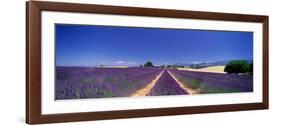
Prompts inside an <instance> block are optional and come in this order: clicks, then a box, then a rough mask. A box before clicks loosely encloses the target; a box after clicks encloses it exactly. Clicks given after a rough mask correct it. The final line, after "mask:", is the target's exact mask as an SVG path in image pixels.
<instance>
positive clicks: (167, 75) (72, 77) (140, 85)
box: [55, 67, 253, 100]
mask: <svg viewBox="0 0 281 125" xmlns="http://www.w3.org/2000/svg"><path fill="white" fill-rule="evenodd" d="M171 75H173V76H174V77H172V76H171ZM55 85H56V87H55V88H56V89H55V97H56V100H62V99H83V98H107V97H130V96H136V95H135V94H136V93H138V95H137V96H161V95H191V94H208V93H233V92H252V91H253V77H252V75H238V74H218V73H203V72H193V71H180V70H176V69H169V68H145V67H131V68H101V67H97V68H91V67H57V68H56V84H55ZM194 92H196V93H194Z"/></svg>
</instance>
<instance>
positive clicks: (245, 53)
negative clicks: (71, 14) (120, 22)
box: [55, 24, 253, 66]
mask: <svg viewBox="0 0 281 125" xmlns="http://www.w3.org/2000/svg"><path fill="white" fill-rule="evenodd" d="M55 27H56V65H57V66H99V65H105V66H106V65H108V66H138V65H140V64H144V63H145V62H147V61H152V62H153V64H155V65H163V64H174V63H198V62H212V61H224V60H231V59H252V58H253V33H252V32H230V31H207V30H179V29H160V28H136V27H116V26H94V25H93V26H92V25H66V24H56V25H55Z"/></svg>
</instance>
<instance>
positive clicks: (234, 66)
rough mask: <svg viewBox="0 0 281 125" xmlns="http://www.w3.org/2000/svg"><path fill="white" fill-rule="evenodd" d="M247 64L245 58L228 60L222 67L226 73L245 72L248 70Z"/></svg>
mask: <svg viewBox="0 0 281 125" xmlns="http://www.w3.org/2000/svg"><path fill="white" fill-rule="evenodd" d="M249 67H250V66H249V64H248V62H247V61H246V60H233V61H230V62H229V63H228V64H227V65H226V66H225V68H224V71H225V72H227V73H246V72H249V69H250V68H249Z"/></svg>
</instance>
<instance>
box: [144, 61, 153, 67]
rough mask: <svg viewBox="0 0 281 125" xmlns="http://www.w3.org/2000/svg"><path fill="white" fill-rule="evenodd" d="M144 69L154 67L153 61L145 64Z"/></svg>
mask: <svg viewBox="0 0 281 125" xmlns="http://www.w3.org/2000/svg"><path fill="white" fill-rule="evenodd" d="M144 67H154V66H153V64H152V62H151V61H147V62H146V63H145V64H144Z"/></svg>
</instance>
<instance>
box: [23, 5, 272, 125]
mask: <svg viewBox="0 0 281 125" xmlns="http://www.w3.org/2000/svg"><path fill="white" fill-rule="evenodd" d="M41 11H60V12H79V13H100V14H117V15H134V16H152V17H169V18H187V19H206V20H221V21H240V22H258V23H262V24H263V36H262V37H263V101H262V103H246V104H228V105H210V106H191V107H176V108H174V107H173V108H170V107H167V108H157V109H138V110H122V111H103V112H85V113H75V112H74V113H67V114H51V115H43V114H41ZM268 24H269V23H268V16H262V15H245V14H227V13H214V12H198V11H182V10H168V9H151V8H135V7H118V6H104V5H90V4H73V3H57V2H38V1H29V2H27V3H26V123H29V124H39V123H54V122H71V121H87V120H102V119H118V118H133V117H151V116H165V115H181V114H194V113H210V112H225V111H242V110H256V109H268V106H269V99H268V96H269V95H268V93H269V92H268V91H269V90H268V61H269V57H268V39H269V38H268V32H269V31H268Z"/></svg>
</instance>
